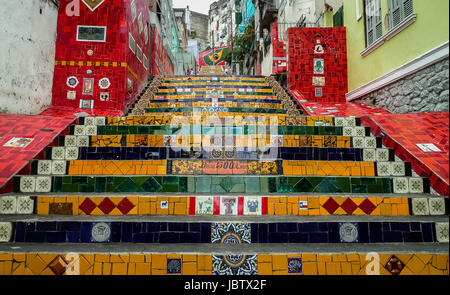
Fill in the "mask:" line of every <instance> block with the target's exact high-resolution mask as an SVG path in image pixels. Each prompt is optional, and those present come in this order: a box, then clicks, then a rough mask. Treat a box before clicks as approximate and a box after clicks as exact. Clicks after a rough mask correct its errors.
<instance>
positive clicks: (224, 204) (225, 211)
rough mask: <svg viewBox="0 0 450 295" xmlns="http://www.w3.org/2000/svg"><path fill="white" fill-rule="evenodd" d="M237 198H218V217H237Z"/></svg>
mask: <svg viewBox="0 0 450 295" xmlns="http://www.w3.org/2000/svg"><path fill="white" fill-rule="evenodd" d="M237 214H238V198H237V197H220V215H237Z"/></svg>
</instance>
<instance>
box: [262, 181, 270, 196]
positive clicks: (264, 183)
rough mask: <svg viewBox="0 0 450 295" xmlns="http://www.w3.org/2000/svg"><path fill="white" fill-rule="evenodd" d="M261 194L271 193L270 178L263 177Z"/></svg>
mask: <svg viewBox="0 0 450 295" xmlns="http://www.w3.org/2000/svg"><path fill="white" fill-rule="evenodd" d="M260 180H261V193H262V194H264V193H269V178H267V177H261V179H260Z"/></svg>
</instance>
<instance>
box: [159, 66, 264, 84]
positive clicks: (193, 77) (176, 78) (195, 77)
mask: <svg viewBox="0 0 450 295" xmlns="http://www.w3.org/2000/svg"><path fill="white" fill-rule="evenodd" d="M203 68H204V67H202V69H203ZM206 68H207V67H206ZM205 78H207V79H215V78H217V79H227V80H241V79H243V80H261V81H265V79H266V77H265V76H246V75H239V76H232V77H231V76H224V75H196V76H182V75H181V76H176V75H171V76H165V78H164V80H189V79H192V80H195V79H205Z"/></svg>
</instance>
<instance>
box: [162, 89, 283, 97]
mask: <svg viewBox="0 0 450 295" xmlns="http://www.w3.org/2000/svg"><path fill="white" fill-rule="evenodd" d="M209 90H210V89H209V88H178V89H158V92H157V94H156V95H157V96H159V95H167V96H169V95H176V96H178V95H182V96H184V95H207V94H208V91H209ZM227 90H228V91H222V92H220V94H219V96H221V95H224V96H228V95H234V96H238V97H242V98H247V96H249V97H251V96H266V97H267V96H270V98H273V96H275V95H276V94H275V93H274V92H273V90H272V88H270V89H248V90H240V89H238V88H234V89H233V88H228V89H227ZM187 98H191V97H187ZM258 98H259V99H260V98H261V97H258Z"/></svg>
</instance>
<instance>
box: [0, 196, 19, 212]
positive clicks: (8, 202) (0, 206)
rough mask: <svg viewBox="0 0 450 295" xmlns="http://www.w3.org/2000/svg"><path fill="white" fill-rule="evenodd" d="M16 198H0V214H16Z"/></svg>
mask: <svg viewBox="0 0 450 295" xmlns="http://www.w3.org/2000/svg"><path fill="white" fill-rule="evenodd" d="M16 212H17V199H16V197H12V196H11V197H0V214H16Z"/></svg>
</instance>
